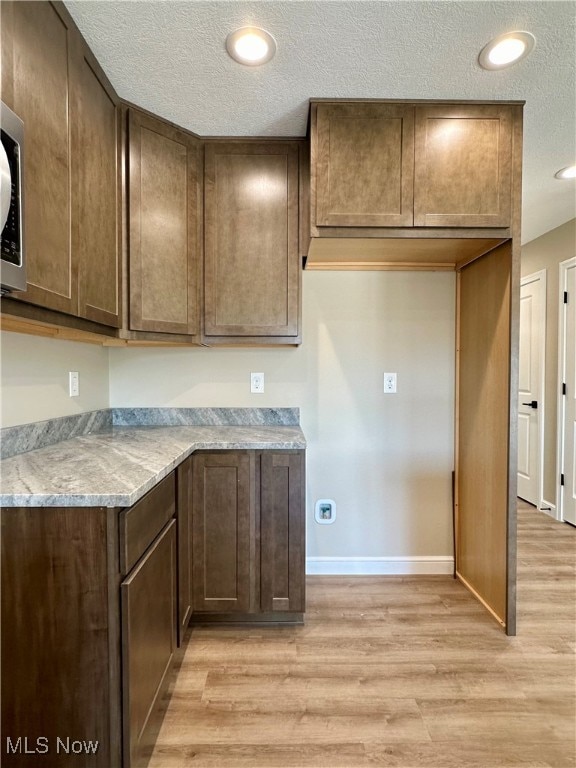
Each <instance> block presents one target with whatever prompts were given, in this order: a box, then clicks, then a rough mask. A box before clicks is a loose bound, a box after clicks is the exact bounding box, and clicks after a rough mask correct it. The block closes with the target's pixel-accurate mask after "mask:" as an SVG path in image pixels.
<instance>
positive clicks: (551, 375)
mask: <svg viewBox="0 0 576 768" xmlns="http://www.w3.org/2000/svg"><path fill="white" fill-rule="evenodd" d="M573 256H576V219H572V220H571V221H569V222H567V223H566V224H563V225H562V226H561V227H557V228H556V229H553V230H552V231H551V232H547V233H546V234H545V235H542V237H538V238H536V240H532V241H531V242H530V243H526V245H523V246H522V276H524V275H530V274H532V273H533V272H539V271H540V270H544V269H545V270H546V281H547V282H546V285H547V290H546V293H547V296H546V367H545V393H544V397H545V416H544V420H545V423H544V501H545V502H547V503H548V504H553V505H556V453H557V444H556V441H557V429H556V427H557V416H556V409H557V393H558V386H559V385H558V290H559V288H558V274H559V270H558V264H559V263H560V262H561V261H565V260H566V259H570V258H572V257H573Z"/></svg>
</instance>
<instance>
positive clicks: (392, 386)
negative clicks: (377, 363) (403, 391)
mask: <svg viewBox="0 0 576 768" xmlns="http://www.w3.org/2000/svg"><path fill="white" fill-rule="evenodd" d="M384 393H385V394H387V395H393V394H395V393H396V374H395V373H385V374H384Z"/></svg>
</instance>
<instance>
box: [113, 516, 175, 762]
mask: <svg viewBox="0 0 576 768" xmlns="http://www.w3.org/2000/svg"><path fill="white" fill-rule="evenodd" d="M121 605H122V609H121V611H122V691H123V697H122V705H123V715H124V716H123V724H124V738H123V741H124V763H123V765H124V768H127V767H128V766H136V765H139V764H140V763H141V762H145V761H146V760H147V759H148V758H149V756H150V753H151V751H152V748H153V746H154V742H155V740H156V736H157V731H158V726H159V725H160V722H161V719H159V717H158V715H159V713H158V710H157V703H158V701H159V700H160V697H161V695H162V693H163V692H164V690H165V688H166V685H167V683H168V672H169V670H170V665H171V663H172V657H173V655H174V651H175V649H176V521H175V520H172V521H171V522H170V523H168V525H167V526H166V527H165V528H164V530H163V531H162V533H161V534H160V535H159V536H158V538H157V539H156V540H155V541H154V543H153V544H152V545H151V546H150V547H149V548H148V550H147V551H146V554H145V555H143V557H142V558H141V559H140V560H139V562H138V563H137V565H136V566H135V567H134V568H133V570H132V571H131V572H130V574H129V576H128V577H127V578H126V579H124V581H123V582H122V587H121Z"/></svg>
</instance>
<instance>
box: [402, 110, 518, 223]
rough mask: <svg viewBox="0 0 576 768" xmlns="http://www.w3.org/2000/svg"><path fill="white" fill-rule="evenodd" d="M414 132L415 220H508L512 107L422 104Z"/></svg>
mask: <svg viewBox="0 0 576 768" xmlns="http://www.w3.org/2000/svg"><path fill="white" fill-rule="evenodd" d="M415 136H416V141H415V159H414V169H415V179H414V224H415V225H416V226H421V227H508V226H509V225H510V210H511V176H512V110H511V107H509V106H500V105H492V104H491V105H472V104H466V105H461V106H458V105H454V106H450V105H447V106H445V105H440V106H432V105H429V106H420V107H417V108H416V132H415Z"/></svg>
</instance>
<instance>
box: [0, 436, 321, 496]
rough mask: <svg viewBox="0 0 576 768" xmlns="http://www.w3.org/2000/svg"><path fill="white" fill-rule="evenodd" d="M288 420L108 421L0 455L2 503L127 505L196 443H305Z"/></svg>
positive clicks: (255, 446)
mask: <svg viewBox="0 0 576 768" xmlns="http://www.w3.org/2000/svg"><path fill="white" fill-rule="evenodd" d="M305 447H306V440H305V438H304V434H303V432H302V430H301V429H300V427H294V426H245V427H240V426H182V427H175V426H170V427H112V428H111V429H108V430H106V431H102V432H97V433H93V434H88V435H83V436H81V437H73V438H71V439H69V440H64V441H62V442H60V443H56V444H55V445H51V446H48V447H46V448H39V449H37V450H33V451H29V452H28V453H21V454H19V455H17V456H12V457H11V458H8V459H4V460H3V461H1V462H0V506H2V507H129V506H132V504H134V503H135V502H136V501H138V499H140V498H141V497H142V496H144V494H145V493H147V491H149V490H150V489H151V488H153V487H154V485H156V483H158V482H159V481H160V480H162V478H164V477H166V475H168V474H170V472H171V471H172V470H173V469H174V468H175V467H177V466H178V464H180V463H181V462H182V461H183V460H184V459H185V458H186V457H187V456H189V455H190V454H191V453H193V452H194V451H198V450H206V449H208V450H211V449H218V450H226V449H229V450H242V449H248V450H264V449H277V450H286V449H293V450H294V449H298V450H300V449H304V448H305Z"/></svg>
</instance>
